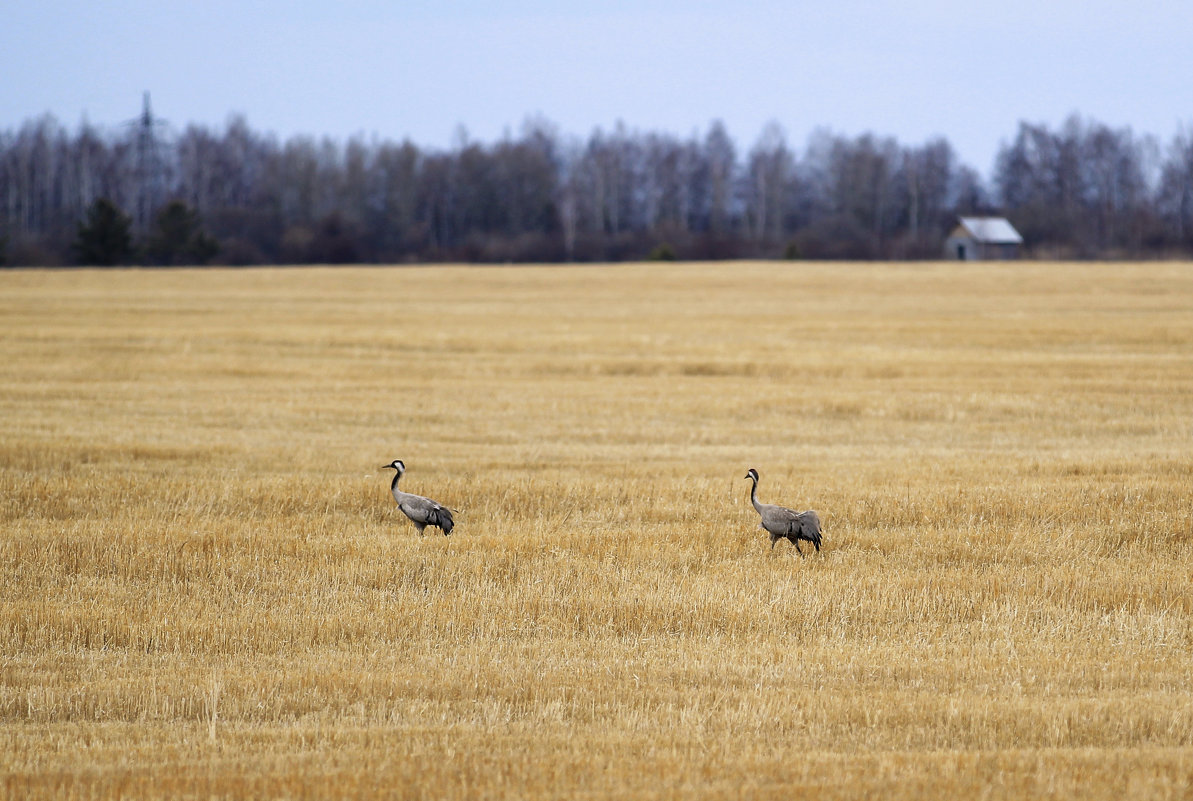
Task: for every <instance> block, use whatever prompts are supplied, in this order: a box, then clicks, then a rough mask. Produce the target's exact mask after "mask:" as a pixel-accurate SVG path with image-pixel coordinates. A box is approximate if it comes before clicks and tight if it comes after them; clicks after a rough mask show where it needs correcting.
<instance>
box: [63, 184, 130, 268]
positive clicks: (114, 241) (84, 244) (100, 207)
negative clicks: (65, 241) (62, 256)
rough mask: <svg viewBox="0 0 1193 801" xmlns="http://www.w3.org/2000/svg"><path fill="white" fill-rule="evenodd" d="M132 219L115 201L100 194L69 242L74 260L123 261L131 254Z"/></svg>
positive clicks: (107, 263)
mask: <svg viewBox="0 0 1193 801" xmlns="http://www.w3.org/2000/svg"><path fill="white" fill-rule="evenodd" d="M132 224H133V221H132V218H131V217H129V216H128V215H127V214H125V213H124V212H123V211H121V210H120V207H118V206H117V205H116V204H115V203H113V202H112V201H110V200H108V199H107V198H106V197H101V198H99V199H98V200H96V201H95V202H94V203H92V204H91V207H90V208H89V209H87V219H86V221H84V222H81V223H79V228H78V233H77V234H76V235H75V241H74V243H73V245H72V249H73V251H74V257H75V261H76V262H77V263H79V264H93V265H97V266H100V267H111V266H113V265H116V264H127V263H128V262H129V261H130V260H131V258H132V255H133V239H132V233H131V232H132Z"/></svg>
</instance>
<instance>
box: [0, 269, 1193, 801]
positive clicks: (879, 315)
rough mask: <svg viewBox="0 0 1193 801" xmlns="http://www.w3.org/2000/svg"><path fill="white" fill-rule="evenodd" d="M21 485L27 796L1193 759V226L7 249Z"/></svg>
mask: <svg viewBox="0 0 1193 801" xmlns="http://www.w3.org/2000/svg"><path fill="white" fill-rule="evenodd" d="M395 458H400V459H403V460H404V461H405V462H406V465H407V467H408V473H407V474H406V477H405V478H404V479H403V482H402V487H403V489H405V490H407V491H410V492H417V493H420V494H425V495H429V496H431V497H433V498H435V499H436V500H439V501H440V502H442V503H444V504H446V505H449V506H451V507H452V508H453V509H456V510H457V514H456V524H457V527H456V531H455V532H454V533H453V535H452V536H451V537H447V538H445V537H442V536H440V535H439V534H438V531H437V530H434V529H428V533H427V536H425V537H419V536H417V534H415V532H414V528H413V527H412V526H411V525H410V523H409V522H408V521H406V520H405V518H403V517H402V515H401V514H400V512H399V511H398V510H397V508H396V506H395V504H394V502H393V499H392V498H391V497H390V495H389V480H390V476H391V475H392V472H383V471H381V470H380V466H381V465H383V464H386V463H387V462H389V461H390V460H391V459H395ZM750 467H756V468H757V469H758V470H759V472H760V473H761V475H762V480H761V483H760V486H759V497H760V498H761V499H762V500H763V501H766V502H772V503H782V504H784V505H788V506H792V507H795V508H797V509H806V508H814V509H816V510H817V511H818V512H819V513H820V516H821V518H822V520H823V521H824V529H825V547H824V549H823V550H822V551H821V553H819V554H814V553H812V552H811V549H810V548H809V547H807V546H805V551H808V552H809V556H808V558H805V559H800V558H799V557H798V556H797V555H796V554H795V551H794V549H793V548H791V546H790V545H789V544H788V543H786V542H782V543H779V544H778V545H777V546H776V547H775V549H774V550H773V551H771V550H769V547H768V541H767V539H766V535H765V533H764V532H762V531H761V530H759V529H758V516H757V514H756V513H755V512H754V510H753V509H752V508H751V507H750V504H749V500H748V495H749V486H750V483H749V482H748V481H746V480H744V478H743V477H744V475H745V472H746V470H747V468H750ZM0 520H2V523H0V525H2V529H3V534H2V535H0V571H2V574H3V583H2V585H0V796H2V797H11V798H68V799H69V798H102V799H115V798H145V797H158V796H160V797H196V798H197V797H204V798H208V797H217V798H219V797H228V798H233V797H235V798H240V797H245V798H249V797H252V798H266V797H269V798H372V797H393V798H410V799H418V798H428V799H463V798H511V799H515V798H516V799H523V798H526V799H534V798H565V797H583V798H678V799H687V798H692V799H696V798H740V797H748V798H774V799H787V798H800V797H808V798H818V799H822V798H838V797H840V798H844V797H867V796H870V797H882V798H884V799H903V798H906V799H922V798H934V797H936V798H968V797H990V798H1008V797H1015V798H1020V797H1036V798H1063V797H1082V798H1115V799H1120V798H1149V799H1157V798H1159V799H1163V798H1188V797H1190V794H1191V793H1193V789H1191V787H1193V588H1191V584H1190V574H1191V573H1193V265H1189V264H1034V263H1022V264H987V265H977V266H975V265H955V264H906V265H889V264H872V265H863V264H831V265H829V264H770V263H729V264H715V265H667V266H655V265H650V266H646V265H625V266H599V267H578V268H563V267H560V268H554V267H546V268H544V267H538V268H534V267H527V268H523V267H510V268H469V267H434V268H312V269H268V270H267V269H261V270H257V269H254V270H242V271H236V270H214V269H209V270H194V271H192V270H170V271H136V270H129V271H107V272H104V271H66V272H42V271H9V272H3V273H0Z"/></svg>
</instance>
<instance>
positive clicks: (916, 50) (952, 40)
mask: <svg viewBox="0 0 1193 801" xmlns="http://www.w3.org/2000/svg"><path fill="white" fill-rule="evenodd" d="M1191 77H1193V3H1190V2H1187V0H1136V2H1134V3H1123V2H1121V0H1118V1H1116V2H1109V1H1108V0H1084V1H1081V0H1059V1H1058V2H1047V0H1034V1H1032V0H1005V1H1002V2H986V3H974V4H965V3H955V2H944V0H901V1H896V0H890V1H889V2H887V1H886V0H835V2H831V3H825V2H778V1H777V0H763V2H759V3H753V4H749V5H744V4H741V3H740V2H738V0H686V1H684V0H632V1H631V0H605V2H599V3H597V2H576V1H574V0H555V1H554V2H536V1H534V0H518V1H517V2H507V3H500V2H481V1H480V0H442V1H441V2H435V1H434V0H418V2H406V3H401V2H396V3H385V2H379V1H375V2H366V1H365V0H356V1H355V2H342V3H318V2H309V1H307V2H304V1H303V0H292V1H291V2H281V1H280V0H264V2H253V0H207V1H206V2H198V3H196V2H187V3H178V2H173V1H172V0H164V1H163V2H156V3H149V2H144V3H140V2H131V1H130V0H117V1H116V2H109V3H86V2H69V1H68V0H37V2H17V3H10V4H8V6H7V7H6V8H5V9H4V10H3V11H2V12H0V130H11V129H14V128H16V127H17V126H18V125H19V124H20V123H22V122H24V121H25V120H28V119H30V118H33V117H36V116H39V115H41V114H43V113H46V112H49V113H52V114H53V115H54V116H55V117H57V118H58V119H59V121H61V122H62V123H63V124H65V125H66V126H67V127H68V128H70V129H72V130H73V129H74V128H75V127H76V126H77V125H78V123H79V122H80V121H81V120H82V119H83V118H84V116H85V117H86V118H87V119H88V120H89V121H90V122H91V123H93V124H95V125H97V126H100V127H104V128H111V127H115V126H116V125H118V124H119V123H120V122H122V121H124V120H127V119H130V118H132V117H135V116H136V115H137V113H138V112H139V110H140V103H141V94H142V92H143V91H146V90H147V91H149V92H151V94H152V98H153V105H154V110H155V112H157V113H158V114H159V115H160V116H162V117H164V118H166V119H167V120H168V121H169V122H170V123H172V124H173V125H174V126H175V127H176V128H181V127H182V126H184V125H185V124H187V123H190V122H196V123H201V124H205V125H209V126H216V127H222V126H223V125H224V124H225V123H226V121H227V119H228V116H229V115H230V114H232V113H242V114H244V115H245V117H246V118H247V119H248V122H249V125H250V126H251V127H252V128H253V129H255V130H258V131H262V132H272V133H275V134H277V135H278V136H280V137H282V138H285V137H289V136H291V135H294V134H313V135H317V136H322V135H329V136H332V137H335V138H337V139H341V140H342V139H346V138H347V137H348V136H351V135H355V134H363V135H365V136H367V137H371V136H374V135H376V136H377V137H379V138H382V139H394V140H399V139H403V138H410V139H411V140H412V141H414V142H415V143H417V144H419V145H423V146H429V147H447V146H449V145H451V144H452V142H453V141H454V135H455V132H456V131H457V129H458V127H459V126H463V127H464V128H465V129H466V130H467V131H468V133H469V134H470V136H471V138H473V139H476V140H480V141H482V142H490V141H494V140H496V139H498V138H500V137H501V136H502V135H504V133H505V132H513V133H515V134H516V133H517V132H518V130H519V129H520V127H521V125H522V122H523V120H525V119H526V118H527V117H528V116H534V115H537V116H541V117H545V118H546V119H548V120H550V121H551V122H553V123H555V124H556V125H557V126H558V128H559V130H560V131H561V133H563V134H566V135H574V136H578V137H586V136H588V134H589V133H591V131H592V130H593V129H594V128H596V127H598V126H599V127H601V128H604V129H605V130H608V129H610V128H612V127H613V126H614V125H615V124H616V122H617V121H618V120H621V121H624V122H625V124H626V125H627V126H629V127H630V128H632V129H638V130H647V131H668V132H672V133H676V134H679V135H681V136H687V135H689V134H691V133H693V132H699V133H701V134H703V133H704V132H705V131H706V130H707V128H708V125H709V123H710V122H711V121H712V120H714V119H721V120H723V121H724V122H725V124H726V126H727V128H728V130H729V133H730V135H731V136H732V137H733V139H734V141H735V142H736V143H737V145H738V149H739V152H743V153H744V152H745V151H747V150H748V149H749V147H750V146H751V145H752V144H753V142H754V141H755V140H756V139H757V137H758V135H759V133H760V132H761V131H762V129H763V126H764V125H766V123H767V122H768V121H771V120H774V121H776V122H778V123H779V124H780V125H782V126H783V128H784V130H785V131H786V132H787V137H788V141H789V142H790V143H791V144H792V145H793V146H794V147H796V148H797V149H799V150H801V151H802V149H803V147H804V144H805V143H806V140H807V137H808V135H809V134H810V133H811V132H812V131H813V130H814V129H816V128H818V127H824V128H829V129H831V130H833V131H836V132H838V133H843V134H848V135H855V134H860V133H863V132H865V131H873V132H875V133H878V134H883V135H891V136H894V137H896V138H897V139H899V141H900V142H902V143H904V144H918V143H921V142H923V141H925V140H926V139H928V138H930V137H933V136H937V135H942V136H945V137H947V138H948V139H949V141H950V142H952V144H953V146H954V147H955V148H956V149H957V151H958V153H959V155H960V156H961V158H962V160H963V161H965V162H966V163H967V164H969V165H971V166H973V167H975V168H976V169H978V170H979V172H981V173H982V174H983V175H989V172H990V169H991V166H992V164H993V159H994V155H995V153H996V151H997V149H998V146H999V144H1000V142H1001V141H1003V140H1008V139H1009V138H1010V137H1012V136H1013V135H1014V133H1015V129H1016V127H1017V124H1018V122H1019V121H1020V120H1029V121H1032V122H1041V123H1045V124H1048V125H1050V126H1059V125H1060V123H1061V122H1062V121H1063V120H1064V118H1065V117H1067V116H1068V115H1069V114H1070V113H1072V112H1074V111H1076V112H1079V113H1081V114H1083V115H1085V116H1087V117H1091V118H1094V119H1097V120H1100V121H1102V122H1105V123H1107V124H1110V125H1113V126H1115V127H1121V126H1130V127H1131V128H1133V129H1134V130H1135V131H1136V132H1139V133H1153V134H1156V135H1157V136H1158V137H1159V138H1160V139H1161V141H1163V142H1167V141H1168V140H1169V139H1170V138H1171V137H1172V136H1173V134H1175V133H1176V132H1177V130H1178V128H1179V126H1180V125H1181V124H1185V125H1189V124H1190V123H1193V89H1191V88H1190V78H1191Z"/></svg>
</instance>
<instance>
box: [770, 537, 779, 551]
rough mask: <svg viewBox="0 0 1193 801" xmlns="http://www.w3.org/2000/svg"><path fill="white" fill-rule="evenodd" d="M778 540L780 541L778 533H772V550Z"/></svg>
mask: <svg viewBox="0 0 1193 801" xmlns="http://www.w3.org/2000/svg"><path fill="white" fill-rule="evenodd" d="M778 541H779V537H778V535H776V534H771V535H770V549H771V550H772V551H773V550H774V549H775V543H776V542H778Z"/></svg>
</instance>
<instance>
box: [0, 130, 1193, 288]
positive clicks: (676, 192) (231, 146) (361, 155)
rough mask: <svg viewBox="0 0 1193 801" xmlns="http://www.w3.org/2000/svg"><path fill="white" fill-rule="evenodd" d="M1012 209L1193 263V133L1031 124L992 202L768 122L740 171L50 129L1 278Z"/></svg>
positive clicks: (40, 142) (947, 219)
mask: <svg viewBox="0 0 1193 801" xmlns="http://www.w3.org/2000/svg"><path fill="white" fill-rule="evenodd" d="M995 212H997V213H1001V214H1005V215H1006V216H1008V217H1009V218H1010V219H1011V221H1012V222H1013V223H1014V224H1015V225H1016V227H1017V228H1018V229H1019V230H1020V231H1021V232H1022V233H1023V235H1024V237H1025V240H1026V246H1027V250H1028V252H1029V253H1033V254H1035V255H1037V256H1043V257H1058V258H1059V257H1063V258H1103V257H1159V256H1178V255H1182V256H1187V255H1189V254H1190V253H1193V135H1191V133H1190V132H1188V131H1185V130H1181V131H1180V132H1179V133H1178V134H1177V135H1176V136H1174V137H1173V139H1172V140H1171V142H1169V143H1168V144H1167V145H1163V146H1162V145H1161V144H1160V142H1159V141H1158V140H1157V139H1155V138H1154V137H1153V136H1150V135H1137V134H1135V133H1133V132H1132V131H1131V130H1130V129H1114V128H1111V127H1108V126H1106V125H1103V124H1101V123H1098V122H1096V121H1092V120H1088V119H1084V118H1081V117H1078V116H1073V117H1071V118H1070V119H1069V120H1067V121H1066V122H1065V123H1064V124H1063V125H1062V126H1061V127H1060V129H1059V130H1051V129H1049V128H1048V127H1047V126H1044V125H1032V124H1028V123H1021V124H1020V126H1019V129H1018V130H1017V131H1016V132H1015V134H1014V136H1013V137H1012V138H1011V139H1010V141H1009V142H1005V143H1004V144H1003V146H1002V147H1001V149H1000V151H999V153H998V158H997V163H996V165H995V168H994V173H993V176H992V181H991V183H990V184H989V185H987V184H986V183H985V182H984V181H983V179H982V177H981V176H980V175H979V174H978V173H977V172H976V171H975V170H974V169H973V168H971V167H969V166H967V165H964V164H961V163H960V162H959V160H958V158H957V155H956V153H955V151H954V150H953V148H952V146H951V145H950V144H949V142H948V141H946V140H945V139H933V140H930V141H928V142H926V143H924V144H921V145H911V146H909V145H903V144H900V143H899V142H897V141H896V140H895V139H893V138H891V137H884V136H877V135H873V134H863V135H861V136H843V135H839V134H834V133H832V132H828V131H821V132H818V133H816V134H814V135H813V136H812V137H811V138H810V139H809V141H808V143H807V144H806V146H805V147H804V149H803V151H802V152H799V151H797V150H796V149H794V148H792V147H791V146H790V145H789V144H788V142H787V140H786V137H785V135H784V133H783V131H782V129H781V128H780V127H778V126H777V125H774V124H772V125H769V126H767V127H766V129H765V130H764V131H763V132H762V134H761V135H760V136H759V137H758V139H757V140H756V141H755V142H754V143H753V145H752V146H751V147H750V148H749V150H748V151H746V152H744V153H742V152H739V151H738V148H737V147H736V145H735V144H734V141H733V140H732V139H731V138H730V136H729V133H728V132H727V131H726V129H725V126H724V125H723V124H721V123H720V122H714V123H712V124H711V125H710V127H709V128H708V130H707V131H706V132H704V133H703V134H694V135H692V136H689V137H680V136H674V135H671V134H666V133H656V132H641V131H635V130H630V129H628V128H626V127H625V126H624V125H621V124H619V125H617V126H615V127H614V128H613V129H612V130H600V129H598V130H596V131H594V132H593V133H592V134H590V135H589V136H588V137H587V139H580V138H576V137H568V136H563V135H561V134H560V133H559V132H558V131H557V130H556V129H555V128H554V127H553V126H552V125H551V124H549V123H547V122H544V121H541V120H530V121H528V122H527V123H526V124H525V125H524V126H523V128H522V130H521V132H520V133H519V134H518V135H517V136H513V135H507V136H506V137H505V138H503V139H501V140H500V141H497V142H493V143H488V144H485V143H480V142H475V141H470V140H468V139H467V137H466V136H464V135H460V136H459V137H458V141H457V143H456V144H455V145H454V146H453V147H451V148H449V149H447V150H434V149H428V148H422V147H419V146H417V145H415V144H413V143H411V142H409V141H404V142H392V141H386V140H377V139H365V138H361V137H358V138H352V139H349V140H348V141H347V142H344V143H341V142H337V141H333V140H331V139H326V138H325V139H316V138H312V137H306V136H299V137H293V138H290V139H287V140H285V141H279V140H278V139H277V138H276V137H273V136H270V135H265V134H261V133H257V132H254V131H253V130H252V129H251V128H249V126H248V124H247V123H246V122H245V120H244V119H243V118H239V117H234V118H232V119H231V120H230V122H229V123H228V124H227V125H226V126H225V127H224V129H223V130H212V129H210V128H206V127H202V126H197V125H190V126H188V127H186V128H185V129H184V130H182V131H181V133H178V134H175V135H170V134H169V132H168V131H166V130H164V127H163V126H162V125H161V124H160V122H159V121H156V120H154V119H153V118H152V117H151V115H150V114H149V113H148V107H147V108H146V113H145V114H144V115H143V116H142V119H141V120H140V121H139V122H135V123H133V124H131V125H129V126H126V127H124V128H122V129H120V130H118V131H115V132H109V133H103V132H101V131H100V130H98V129H96V128H95V127H93V126H91V125H88V124H83V125H81V126H80V127H79V129H78V130H77V131H74V132H70V131H68V130H66V129H65V128H63V126H61V125H60V124H59V123H58V122H57V121H55V120H54V119H53V118H52V117H49V116H46V117H42V118H39V119H35V120H32V121H29V122H26V123H25V124H24V125H22V126H21V127H20V128H19V129H18V130H16V131H8V132H0V263H7V264H21V265H57V264H160V265H170V264H309V263H349V262H378V263H389V262H415V261H469V262H523V261H532V262H535V261H538V262H558V261H604V260H627V259H642V258H659V259H666V258H679V259H718V258H731V257H760V258H809V259H919V258H938V257H940V256H941V254H942V241H943V239H944V237H945V235H946V234H947V232H948V230H949V229H950V228H951V227H952V226H953V225H954V224H955V221H956V218H957V216H958V215H963V214H981V213H995Z"/></svg>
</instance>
